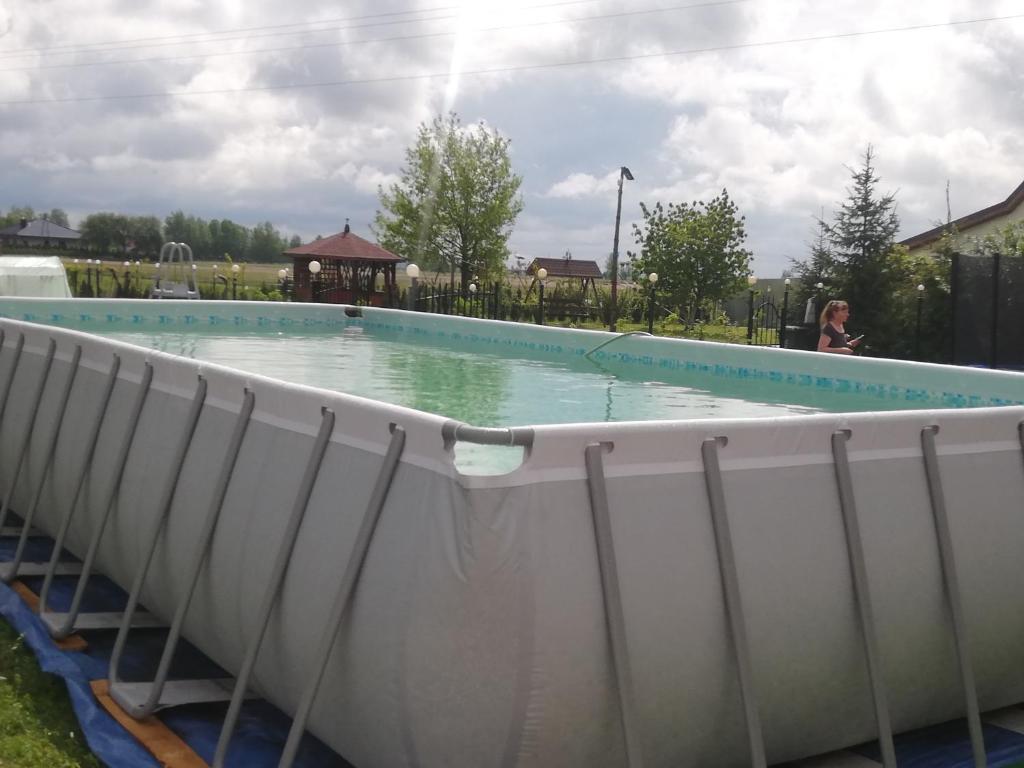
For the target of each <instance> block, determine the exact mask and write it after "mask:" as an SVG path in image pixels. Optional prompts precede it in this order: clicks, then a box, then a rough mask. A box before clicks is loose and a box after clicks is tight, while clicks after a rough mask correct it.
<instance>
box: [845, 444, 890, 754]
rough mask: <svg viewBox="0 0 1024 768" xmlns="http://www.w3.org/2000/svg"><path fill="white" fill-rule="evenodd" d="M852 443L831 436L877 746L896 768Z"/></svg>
mask: <svg viewBox="0 0 1024 768" xmlns="http://www.w3.org/2000/svg"><path fill="white" fill-rule="evenodd" d="M849 439H850V433H849V432H848V431H847V430H838V431H836V432H833V433H832V456H833V458H834V462H835V473H836V485H837V487H838V491H839V506H840V508H841V511H842V515H843V527H844V528H845V530H846V553H847V555H848V556H849V558H850V576H851V578H852V581H853V597H854V602H855V603H856V604H857V614H858V617H859V619H860V632H861V640H862V641H863V643H864V656H865V658H866V660H867V667H868V680H869V682H870V685H871V698H872V699H873V701H874V705H875V721H876V723H877V725H878V745H879V748H880V750H881V753H882V765H884V766H885V768H896V747H895V746H894V744H893V740H892V723H891V722H890V719H889V706H888V704H887V702H886V697H885V685H884V682H883V680H882V668H881V664H880V660H879V655H878V635H877V633H876V630H875V618H874V612H873V610H872V608H871V592H870V590H869V588H868V574H867V566H866V564H865V563H864V544H863V542H862V541H861V536H860V522H859V521H858V519H857V506H856V503H855V501H854V495H853V478H852V476H851V474H850V459H849V456H848V454H847V451H846V441H847V440H849Z"/></svg>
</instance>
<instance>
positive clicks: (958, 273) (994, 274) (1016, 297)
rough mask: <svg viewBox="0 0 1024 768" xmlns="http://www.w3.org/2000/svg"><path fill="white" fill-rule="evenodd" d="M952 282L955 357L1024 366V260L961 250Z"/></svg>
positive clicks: (972, 362) (992, 365)
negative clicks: (1023, 318)
mask: <svg viewBox="0 0 1024 768" xmlns="http://www.w3.org/2000/svg"><path fill="white" fill-rule="evenodd" d="M951 282H952V286H951V287H952V291H951V292H952V302H953V308H952V310H953V311H952V315H953V345H952V346H953V349H952V353H953V354H952V357H953V362H954V363H956V364H957V365H984V366H988V367H990V368H1024V327H1022V326H1021V324H1020V322H1019V312H1020V310H1021V309H1024V260H1022V259H1020V258H1019V257H1012V256H1011V257H1006V256H1001V255H994V256H965V255H963V254H958V255H956V256H954V257H953V269H952V281H951Z"/></svg>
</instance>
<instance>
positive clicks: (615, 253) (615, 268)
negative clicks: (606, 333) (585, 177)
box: [608, 166, 633, 333]
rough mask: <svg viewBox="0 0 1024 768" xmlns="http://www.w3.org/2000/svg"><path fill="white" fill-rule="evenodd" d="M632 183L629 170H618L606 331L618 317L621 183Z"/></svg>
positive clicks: (613, 324)
mask: <svg viewBox="0 0 1024 768" xmlns="http://www.w3.org/2000/svg"><path fill="white" fill-rule="evenodd" d="M625 179H629V180H630V181H633V174H632V173H630V172H629V168H627V167H626V166H622V167H621V168H619V196H618V202H617V203H616V205H615V238H614V240H613V241H612V295H611V302H612V306H611V313H610V315H609V322H608V330H610V331H612V332H613V333H614V332H615V323H616V321H617V320H618V315H619V304H618V299H619V220H620V219H621V218H622V183H623V180H625Z"/></svg>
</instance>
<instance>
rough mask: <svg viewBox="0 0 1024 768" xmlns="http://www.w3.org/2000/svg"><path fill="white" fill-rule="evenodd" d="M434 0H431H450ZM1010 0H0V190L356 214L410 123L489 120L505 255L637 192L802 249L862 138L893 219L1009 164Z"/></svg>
mask: <svg viewBox="0 0 1024 768" xmlns="http://www.w3.org/2000/svg"><path fill="white" fill-rule="evenodd" d="M445 3H450V4H445ZM1022 50H1024V0H970V1H968V0H929V2H927V3H896V2H891V1H890V2H882V1H881V0H857V1H856V2H854V1H852V0H830V2H822V0H813V1H811V0H714V1H708V2H698V0H678V1H675V0H625V2H620V3H615V2H610V0H463V2H461V3H460V2H459V0H418V2H417V0H377V1H376V2H370V1H369V0H350V2H347V3H337V2H325V1H322V0H293V2H291V3H277V2H274V3H271V2H267V1H266V0H208V1H207V2H201V1H200V0H93V2H91V3H90V4H88V6H85V5H83V4H82V3H81V2H78V1H75V2H73V1H72V0H0V207H2V208H3V209H4V210H6V209H7V208H9V207H10V206H12V205H31V206H33V207H34V208H35V209H36V210H48V209H50V208H53V207H59V208H63V209H65V210H66V211H67V212H68V213H69V215H70V216H71V220H72V225H75V224H77V223H78V222H79V221H80V220H81V218H82V217H83V216H85V215H86V214H88V213H90V212H95V211H116V212H120V213H128V214H155V215H158V216H161V217H163V216H166V215H167V214H168V213H170V212H171V211H173V210H175V209H179V208H180V209H183V210H185V211H186V212H188V213H194V214H196V215H199V216H203V217H204V218H231V219H233V220H234V221H236V222H239V223H243V224H246V225H249V226H252V225H254V224H256V223H258V222H260V221H264V220H269V221H271V222H273V223H274V225H275V226H277V227H278V228H279V229H281V230H282V231H284V232H286V233H289V234H292V233H297V234H299V235H301V236H302V237H303V238H306V239H309V238H312V237H313V236H315V235H317V234H324V235H326V234H331V233H333V232H337V231H339V230H340V229H341V227H342V225H343V224H344V220H345V218H346V217H349V218H350V219H351V223H352V227H353V229H354V230H355V231H356V232H357V233H359V234H363V235H364V236H370V232H369V226H370V223H371V222H372V220H373V216H374V212H375V210H376V208H377V189H378V186H379V185H381V184H383V185H387V184H389V183H390V182H391V181H392V180H394V179H395V178H396V175H397V173H398V172H399V170H400V168H401V166H402V163H403V158H404V151H405V149H406V147H407V146H408V145H409V143H410V142H411V140H412V139H413V137H414V134H415V131H416V128H417V126H418V125H419V124H420V123H421V122H424V121H429V120H430V118H431V116H432V115H434V114H437V113H438V112H441V111H445V110H448V109H452V110H455V111H456V112H458V113H459V115H460V116H461V117H462V119H463V121H464V122H477V121H485V122H486V123H487V124H488V125H490V126H492V127H494V128H496V129H497V130H498V131H499V132H500V133H502V134H503V135H505V136H507V137H509V138H510V139H511V140H512V152H513V163H514V167H515V169H516V171H517V172H518V173H519V174H520V175H521V176H522V177H523V187H522V192H523V197H524V202H525V208H524V211H523V213H522V215H521V216H520V218H519V220H518V222H517V224H516V227H515V232H514V234H513V237H512V241H511V246H512V249H513V251H514V252H516V253H518V254H520V255H522V256H524V257H526V258H527V259H529V258H532V257H534V256H561V255H563V254H564V253H565V252H566V251H567V250H568V251H571V252H572V254H573V256H574V257H575V258H586V259H596V260H598V261H599V262H600V263H601V264H602V265H603V264H604V262H605V260H606V258H607V255H608V253H609V252H610V250H611V243H612V234H613V227H614V217H615V181H616V178H617V175H618V169H619V166H621V165H626V166H628V167H629V168H630V169H631V170H632V172H633V174H634V176H635V177H636V180H635V181H633V182H627V184H626V187H625V192H624V196H623V236H622V243H623V245H622V250H623V251H624V250H626V249H627V248H629V247H631V246H632V237H631V235H630V227H629V223H630V222H631V221H635V220H638V219H639V202H640V201H644V202H647V203H654V202H655V201H658V200H660V201H662V202H664V203H668V202H681V201H691V200H695V199H705V200H706V199H710V198H711V197H712V196H714V195H715V194H716V193H717V192H719V191H720V190H721V189H722V188H723V187H724V188H727V189H728V191H729V194H730V195H731V196H732V198H733V199H734V200H735V201H736V202H737V203H738V205H739V207H740V211H741V212H742V213H743V214H745V215H746V217H747V228H748V242H747V244H748V246H749V247H750V248H751V250H752V251H753V252H754V269H755V272H756V273H757V274H759V275H761V276H765V277H772V276H777V275H778V274H779V273H780V272H781V271H782V270H783V269H785V268H786V266H787V265H788V263H789V259H790V257H803V256H805V255H806V253H807V248H808V245H807V244H808V242H809V241H810V240H811V239H812V237H813V233H814V218H815V216H818V215H820V213H821V212H822V210H824V212H825V215H826V217H827V216H829V215H830V212H831V211H832V210H833V209H834V208H835V207H836V205H837V204H838V202H839V201H840V200H842V198H843V197H844V194H845V193H844V190H845V188H846V186H847V184H848V182H849V171H848V166H851V165H856V164H857V163H858V160H859V157H860V156H861V155H862V153H863V151H864V148H865V147H866V146H867V144H868V143H871V144H872V145H873V146H874V147H875V151H876V154H877V167H878V172H879V174H880V175H881V177H882V189H883V190H885V191H893V192H896V194H897V201H898V204H899V209H898V210H899V213H900V216H901V219H902V224H903V229H902V233H901V234H902V236H910V235H913V234H916V233H917V232H919V231H922V230H924V229H927V228H929V227H931V226H933V225H934V224H936V223H938V222H939V221H941V220H944V218H945V216H946V184H947V181H948V183H949V187H950V205H951V209H952V214H953V216H954V217H957V216H961V215H964V214H967V213H970V212H971V211H974V210H976V209H978V208H981V207H984V206H987V205H991V204H993V203H996V202H999V201H1001V200H1003V199H1005V198H1006V197H1007V196H1008V195H1009V193H1010V192H1011V191H1012V190H1013V189H1014V188H1015V187H1016V186H1017V185H1018V184H1020V183H1021V181H1022V180H1024V138H1022V136H1024V132H1022V130H1021V126H1022V125H1024V58H1022V56H1021V51H1022Z"/></svg>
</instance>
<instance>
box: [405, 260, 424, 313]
mask: <svg viewBox="0 0 1024 768" xmlns="http://www.w3.org/2000/svg"><path fill="white" fill-rule="evenodd" d="M405 274H406V276H407V277H408V278H409V295H408V297H407V299H406V301H407V302H408V305H409V306H408V307H407V309H408V310H409V311H410V312H415V311H416V294H417V292H418V289H419V282H420V268H419V267H418V266H416V265H415V264H409V265H408V266H407V267H406V268H405Z"/></svg>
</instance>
